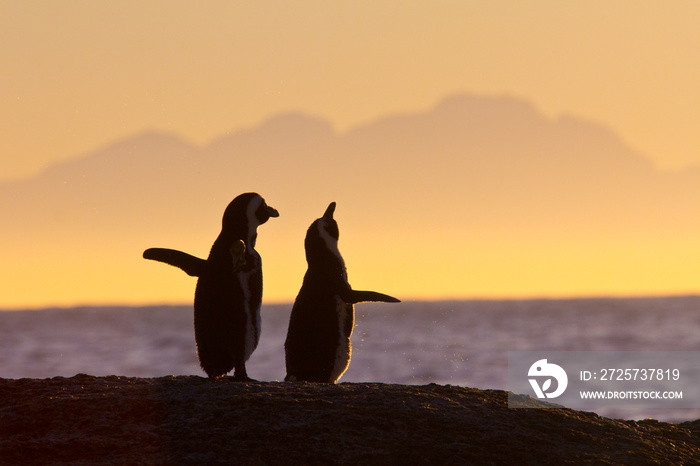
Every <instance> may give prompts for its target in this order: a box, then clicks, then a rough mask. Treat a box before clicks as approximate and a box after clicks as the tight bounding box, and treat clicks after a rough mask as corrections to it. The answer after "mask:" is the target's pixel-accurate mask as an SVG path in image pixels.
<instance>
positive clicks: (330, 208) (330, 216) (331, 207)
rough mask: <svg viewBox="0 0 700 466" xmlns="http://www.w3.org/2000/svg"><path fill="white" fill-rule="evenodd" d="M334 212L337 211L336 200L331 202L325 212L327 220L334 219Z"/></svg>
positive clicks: (324, 215) (324, 216)
mask: <svg viewBox="0 0 700 466" xmlns="http://www.w3.org/2000/svg"><path fill="white" fill-rule="evenodd" d="M333 212H335V202H331V203H330V204H329V205H328V208H327V209H326V211H325V212H324V213H323V218H325V219H326V220H333Z"/></svg>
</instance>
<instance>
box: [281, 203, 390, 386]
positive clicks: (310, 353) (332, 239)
mask: <svg viewBox="0 0 700 466" xmlns="http://www.w3.org/2000/svg"><path fill="white" fill-rule="evenodd" d="M334 211H335V202H332V203H331V204H330V205H329V206H328V208H327V209H326V212H325V213H324V214H323V217H321V218H319V219H317V220H316V221H314V222H313V223H312V224H311V226H310V227H309V229H308V231H307V233H306V239H305V241H304V245H305V249H306V260H307V263H308V269H307V271H306V274H305V275H304V282H303V284H302V287H301V290H300V291H299V294H298V295H297V298H296V300H295V301H294V306H293V308H292V313H291V315H290V319H289V329H288V331H287V339H286V341H285V344H284V349H285V362H286V366H287V376H286V377H285V381H305V382H321V383H335V382H336V381H337V380H338V379H339V378H340V376H341V375H342V374H343V373H344V372H345V370H346V369H347V367H348V365H349V364H350V356H351V352H352V345H351V343H350V336H351V335H352V330H353V327H354V320H355V310H354V304H356V303H360V302H368V301H380V302H399V300H398V299H396V298H393V297H391V296H388V295H385V294H381V293H376V292H373V291H357V290H353V289H352V288H351V286H350V284H349V283H348V276H347V271H346V268H345V262H344V261H343V257H342V256H341V255H340V251H339V250H338V237H339V231H338V224H337V222H336V221H335V220H334V219H333V213H334Z"/></svg>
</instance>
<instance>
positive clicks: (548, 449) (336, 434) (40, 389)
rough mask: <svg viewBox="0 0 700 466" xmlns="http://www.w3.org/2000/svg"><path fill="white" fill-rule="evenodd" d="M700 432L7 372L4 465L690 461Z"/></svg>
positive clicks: (465, 395)
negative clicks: (21, 376) (19, 376)
mask: <svg viewBox="0 0 700 466" xmlns="http://www.w3.org/2000/svg"><path fill="white" fill-rule="evenodd" d="M532 402H533V403H534V404H536V403H537V401H535V400H533V401H532ZM699 434H700V421H695V422H687V423H683V424H669V423H664V422H659V421H655V420H651V419H650V420H645V421H640V422H635V421H620V420H613V419H607V418H603V417H600V416H598V415H596V414H594V413H586V412H580V411H574V410H571V409H509V408H508V407H507V392H504V391H499V390H477V389H471V388H463V387H456V386H449V385H447V386H440V385H435V384H431V385H423V386H413V385H386V384H378V383H363V384H357V383H341V384H338V385H329V384H293V383H281V382H269V383H265V382H252V383H239V382H234V381H232V380H231V379H230V378H224V379H222V380H218V381H210V380H208V379H205V378H201V377H195V376H178V377H161V378H153V379H144V378H130V377H117V376H109V377H93V376H88V375H82V374H81V375H77V376H75V377H71V378H62V377H56V378H52V379H44V380H37V379H17V380H12V379H0V463H2V464H52V465H60V464H71V465H75V464H90V465H93V464H117V463H118V464H244V465H245V464H251V465H258V464H261V465H262V464H339V465H344V464H441V465H442V464H557V465H560V464H567V463H568V464H681V463H683V464H691V463H692V462H693V461H697V458H700V437H699Z"/></svg>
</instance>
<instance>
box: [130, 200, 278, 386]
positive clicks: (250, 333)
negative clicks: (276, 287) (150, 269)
mask: <svg viewBox="0 0 700 466" xmlns="http://www.w3.org/2000/svg"><path fill="white" fill-rule="evenodd" d="M278 216H279V213H278V212H277V211H276V210H275V209H273V208H272V207H270V206H268V205H267V204H266V203H265V200H264V199H263V198H262V197H261V196H260V195H259V194H256V193H245V194H241V195H240V196H238V197H236V198H235V199H234V200H233V201H231V203H230V204H229V205H228V207H227V208H226V211H225V212H224V216H223V221H222V229H221V233H219V236H218V237H217V238H216V241H214V244H213V245H212V248H211V251H210V252H209V256H208V257H207V259H206V260H203V259H200V258H197V257H195V256H192V255H190V254H187V253H184V252H181V251H176V250H173V249H163V248H151V249H147V250H146V251H145V252H144V254H143V257H144V258H146V259H151V260H157V261H160V262H165V263H167V264H170V265H173V266H175V267H178V268H180V269H182V270H183V271H185V272H186V273H187V274H188V275H191V276H196V277H198V280H197V287H196V289H195V296H194V331H195V340H196V343H197V356H198V357H199V362H200V365H201V366H202V369H203V370H204V372H206V373H207V375H208V376H209V377H211V378H218V377H222V376H224V375H226V373H228V372H229V371H230V370H231V369H235V372H234V378H235V379H236V380H250V379H249V378H248V374H247V372H246V368H245V363H246V361H247V360H248V358H249V357H250V355H251V354H252V353H253V351H254V350H255V348H256V347H257V345H258V341H259V339H260V306H261V304H262V284H263V279H262V261H261V259H260V255H259V254H258V252H257V251H256V250H255V242H256V239H257V228H258V226H260V225H262V224H263V223H265V222H267V221H268V220H269V219H270V217H278Z"/></svg>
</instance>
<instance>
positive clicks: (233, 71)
mask: <svg viewBox="0 0 700 466" xmlns="http://www.w3.org/2000/svg"><path fill="white" fill-rule="evenodd" d="M698 19H700V2H695V1H675V0H671V1H666V2H639V1H637V0H635V1H616V0H591V1H586V2H568V1H561V0H554V1H538V2H522V1H503V2H468V1H463V2H460V1H457V2H455V1H443V0H432V1H418V2H405V1H398V0H376V1H364V0H362V1H355V2H328V1H326V0H323V1H321V0H318V1H307V0H301V1H297V2H286V1H259V2H231V1H223V0H222V1H215V0H204V1H200V2H191V1H182V0H146V1H134V0H123V1H120V2H91V1H85V0H64V1H61V2H40V1H36V0H28V1H23V2H10V1H4V2H0V61H1V62H2V63H3V64H4V65H3V67H2V68H3V71H2V73H1V75H2V77H1V78H0V97H1V100H0V101H1V102H2V105H0V128H2V129H1V130H0V131H2V134H1V136H2V137H0V181H3V180H10V179H17V178H24V177H29V176H31V175H33V174H35V173H37V172H38V171H40V170H42V169H43V168H45V167H46V166H48V165H49V164H51V163H54V162H57V161H63V160H68V159H71V158H76V157H79V156H81V155H84V154H86V153H89V152H91V151H93V150H95V149H97V148H99V147H102V146H104V145H107V144H110V143H112V142H114V141H117V140H120V139H123V138H126V137H130V136H132V135H134V134H138V133H140V132H143V131H144V130H151V129H156V130H161V131H165V132H168V133H173V134H177V135H179V136H181V137H183V138H184V139H186V140H188V141H191V142H194V143H197V144H203V143H206V142H208V141H211V140H212V139H213V138H216V137H218V136H221V135H223V134H226V133H228V132H231V131H235V130H239V129H240V128H249V127H252V126H254V125H257V124H259V123H260V122H261V121H264V120H265V119H267V118H269V117H271V116H274V115H277V114H279V113H282V112H287V111H291V110H299V111H302V112H305V113H308V114H311V115H319V116H321V117H323V118H327V119H329V120H330V121H331V122H333V124H334V125H335V128H336V129H337V130H338V131H344V130H347V129H349V128H353V127H355V126H357V125H360V124H363V123H367V122H371V121H374V120H375V119H377V118H379V117H381V116H384V115H388V114H392V113H401V112H415V111H423V110H425V109H428V108H431V107H432V106H434V105H435V103H436V102H438V101H440V100H441V99H442V98H444V97H445V96H447V95H452V94H455V93H460V92H465V93H470V94H477V95H502V94H507V95H514V96H520V97H522V98H523V99H526V100H527V101H529V102H532V103H534V104H535V105H536V107H537V108H538V109H539V110H541V111H543V112H544V113H545V114H546V115H547V116H548V117H552V118H554V117H557V116H559V115H562V114H566V115H575V116H576V117H578V118H582V119H584V120H590V121H595V122H600V123H602V124H604V125H606V126H608V127H609V128H611V129H612V130H614V131H615V132H616V133H617V134H619V135H620V136H621V137H622V138H623V139H624V140H625V142H626V143H627V144H629V145H630V146H631V147H633V148H634V149H636V150H638V151H639V152H640V153H642V154H644V155H645V156H647V157H648V158H649V159H650V160H652V161H653V162H654V163H656V164H657V165H658V166H660V167H662V168H665V169H675V168H680V167H684V166H688V165H692V164H697V165H700V131H698V130H697V123H698V121H700V87H698V84H697V83H699V82H700V34H699V33H698V31H697V23H698ZM329 200H335V199H329ZM324 202H327V201H325V200H324ZM271 203H273V202H272V201H271ZM346 206H347V207H346ZM277 207H279V206H277ZM343 208H345V209H347V210H343ZM290 213H291V216H290V217H289V218H290V219H291V218H294V219H295V220H294V221H297V222H298V223H299V228H298V230H299V232H300V233H299V234H300V235H301V236H303V229H304V228H305V225H306V224H307V223H309V221H310V220H313V218H314V217H315V216H316V213H315V211H311V210H310V211H309V212H303V213H300V214H298V217H295V216H294V215H295V212H290ZM320 213H321V212H319V213H318V214H319V215H320ZM339 214H343V215H346V217H345V219H348V220H352V219H353V217H352V215H353V212H352V206H348V205H347V203H346V204H343V205H341V206H340V207H339ZM218 221H219V219H218V218H214V219H213V220H212V222H213V223H217V222H218ZM347 224H348V227H349V228H350V229H352V228H353V227H352V222H351V221H348V222H347ZM344 225H345V224H342V225H341V229H342V228H348V227H345V226H344ZM266 228H268V227H267V226H266ZM350 231H351V233H350V234H349V235H348V236H346V237H344V239H343V241H344V243H343V246H342V250H343V254H344V255H345V256H346V260H347V261H348V263H350V264H357V265H356V266H355V265H354V266H353V268H352V270H351V275H352V276H357V277H359V278H358V280H356V281H355V283H356V284H357V285H361V286H360V287H372V288H376V289H378V291H383V292H386V293H391V294H394V293H396V294H397V296H398V295H400V296H401V297H402V298H413V297H417V298H439V297H464V295H463V294H459V293H456V292H455V290H463V289H464V287H461V288H460V287H456V286H455V285H454V283H452V284H450V283H447V282H445V281H444V280H440V279H439V277H438V276H436V275H432V276H433V277H434V281H433V282H432V283H431V282H430V280H428V279H426V277H416V276H414V275H415V273H416V272H415V270H417V269H419V268H420V266H421V261H427V259H426V258H425V257H424V256H417V257H415V258H414V260H413V262H411V260H408V259H406V258H404V257H402V256H401V254H402V252H401V251H405V250H410V249H411V248H412V247H414V245H415V244H416V243H415V240H414V239H413V238H405V239H403V241H405V242H406V244H399V243H400V242H401V241H402V240H401V239H399V238H392V239H391V241H392V242H395V243H396V244H395V245H394V246H395V247H394V249H395V251H394V249H392V252H387V258H389V259H390V260H391V261H394V263H396V262H399V263H400V262H401V261H403V263H404V264H407V265H410V267H409V266H406V267H403V268H401V269H400V270H397V271H396V273H393V274H387V273H386V269H384V268H381V267H378V265H379V264H377V263H373V262H372V258H371V254H368V255H365V256H363V255H361V253H360V251H361V250H362V245H363V237H362V235H361V234H360V233H359V232H357V231H355V235H354V236H353V234H352V230H350ZM266 234H268V233H266ZM275 234H276V233H275V227H273V226H269V242H267V243H266V245H265V247H266V248H267V249H266V251H267V252H266V256H265V257H266V267H268V268H269V271H270V272H269V273H268V272H266V274H267V275H266V280H267V281H266V287H267V288H266V289H267V290H270V292H269V293H267V291H266V293H267V294H266V299H267V300H278V301H279V300H289V299H292V298H293V296H294V293H295V292H296V290H297V289H298V286H299V280H298V279H299V278H300V275H301V274H303V268H304V264H303V251H301V250H300V249H299V248H296V243H294V247H295V248H296V249H294V251H295V254H296V255H295V256H294V260H293V261H291V262H290V260H289V259H288V257H287V256H285V255H284V254H285V251H286V250H283V248H282V247H281V246H275V240H277V239H279V238H276V237H275ZM210 236H211V235H210ZM463 237H464V236H463V234H462V232H456V233H454V237H453V238H452V239H453V240H454V242H455V243H457V242H459V241H463ZM212 239H213V238H212ZM501 239H502V238H501ZM681 239H682V241H678V242H675V243H674V242H671V241H668V240H666V241H665V242H664V243H663V244H660V245H659V248H658V249H656V250H654V251H652V252H651V253H650V255H649V257H647V258H646V262H645V264H644V266H643V267H639V268H636V269H635V267H634V265H632V266H631V267H630V264H634V262H635V258H636V255H637V254H638V249H635V247H634V244H633V242H630V243H624V242H623V243H617V242H615V241H613V240H610V239H603V240H601V242H600V244H599V245H598V246H600V249H599V250H598V249H596V245H595V244H593V242H594V240H591V242H589V244H588V249H586V250H585V251H582V252H581V254H580V255H576V254H572V253H571V251H567V254H568V255H567V256H566V257H563V258H562V260H561V261H559V262H556V263H555V264H554V266H555V267H552V269H551V270H550V269H547V267H549V266H550V265H552V264H548V263H542V262H541V261H539V258H540V256H539V255H538V252H541V251H542V250H543V249H544V248H549V250H550V253H551V254H552V257H554V256H555V255H556V254H557V251H552V248H555V249H556V247H557V246H556V245H552V244H547V242H546V241H545V240H542V239H538V238H535V239H528V238H524V239H523V238H521V239H520V240H519V241H516V242H511V243H508V242H507V241H499V239H498V238H489V237H483V238H477V241H476V242H475V243H474V244H472V245H470V246H469V249H468V250H467V249H465V250H464V251H462V253H463V255H455V254H454V251H453V250H452V249H451V248H450V247H449V245H444V247H442V248H438V249H436V250H435V251H433V252H434V253H435V254H436V257H437V258H438V260H439V261H440V263H441V264H444V269H445V270H467V272H465V273H466V275H465V276H464V277H463V280H464V281H465V282H468V284H469V289H468V291H467V293H473V294H475V295H478V296H499V294H500V293H501V291H502V288H501V286H502V284H503V283H504V282H510V283H511V284H512V286H511V288H509V290H508V296H538V295H591V294H644V293H645V292H647V291H648V290H653V291H654V292H656V293H664V292H684V291H692V290H697V289H698V288H697V286H696V285H695V284H696V283H700V281H699V280H696V279H695V277H698V267H697V266H695V265H694V264H695V263H697V261H695V259H694V256H692V255H688V253H687V251H689V250H694V249H697V247H696V246H697V244H696V242H697V241H696V239H695V238H690V237H687V238H685V237H684V238H681ZM611 241H612V242H611ZM155 245H161V246H172V247H181V248H183V249H188V247H187V245H184V244H183V245H180V244H171V245H165V244H152V245H151V244H149V246H155ZM200 246H201V247H200V250H199V251H198V252H199V254H200V255H202V254H205V253H206V249H207V248H208V246H209V244H201V245H200ZM261 247H262V246H261ZM284 247H287V246H286V243H285V246H284ZM377 247H380V248H381V244H379V245H378V246H377ZM401 247H403V249H402V248H401ZM562 247H563V246H562ZM134 248H135V250H136V249H138V248H140V240H139V245H138V247H137V246H134ZM202 249H203V250H202ZM297 249H299V250H297ZM465 251H466V252H465ZM495 251H500V252H495ZM592 251H600V253H601V254H603V255H605V257H604V262H601V261H596V260H595V257H594V256H595V253H593V252H592ZM193 252H194V251H193ZM19 254H20V252H19V250H18V252H13V251H10V252H9V253H8V257H10V256H12V257H13V258H15V257H14V255H19ZM391 254H394V255H393V256H392V255H391ZM499 254H501V256H499ZM66 255H67V256H69V254H68V253H66ZM85 255H87V253H85ZM71 257H72V256H71ZM268 257H269V259H268ZM465 257H468V261H469V264H470V265H474V264H479V268H478V269H474V268H469V267H466V261H465ZM15 259H17V261H18V262H17V263H20V262H21V258H20V257H16V258H15ZM125 260H126V259H125ZM128 261H130V262H129V263H128V266H127V265H124V267H125V269H126V268H127V267H132V266H133V267H136V266H138V267H143V264H142V261H143V260H142V259H140V257H138V255H135V256H134V257H131V256H130V257H129V259H128ZM285 261H286V262H285ZM137 263H138V264H137ZM125 264H126V263H125ZM506 264H507V265H508V266H507V267H505V265H506ZM533 264H535V265H534V267H535V268H534V269H533ZM611 264H612V265H611ZM426 265H427V262H426ZM13 267H15V266H13ZM16 267H20V269H13V270H9V271H7V274H6V275H7V277H5V278H4V279H5V280H6V281H7V279H8V277H10V278H12V277H13V276H17V275H18V274H25V275H27V276H29V275H31V274H32V273H33V272H32V270H33V269H32V267H33V265H32V262H31V261H25V262H24V263H22V265H21V266H16ZM53 267H55V268H56V269H55V270H54V272H55V274H54V275H53V277H52V279H51V280H50V281H47V283H46V296H38V295H36V291H35V290H34V289H30V287H27V289H21V288H22V286H23V285H22V284H21V283H19V282H17V284H10V285H7V286H8V287H12V288H13V292H14V291H16V290H20V291H18V292H17V294H16V295H15V296H13V297H11V298H8V297H6V298H5V300H4V301H2V300H0V306H3V305H5V306H8V305H9V306H15V307H18V306H22V305H23V303H26V304H27V305H48V304H53V303H57V304H62V303H63V304H75V303H76V302H96V301H99V300H101V299H104V300H107V301H110V302H120V301H124V300H128V299H129V298H125V296H124V295H123V294H120V291H119V290H116V289H114V290H109V289H107V288H105V287H101V285H100V283H99V282H98V281H99V280H101V279H102V278H100V277H99V276H98V274H97V273H96V271H95V270H90V269H89V268H87V269H86V268H85V267H84V266H83V265H81V263H79V262H75V263H62V262H61V263H59V262H56V263H55V264H54V265H53ZM154 267H155V268H145V269H144V268H140V269H139V272H138V273H139V274H140V275H133V277H134V278H133V280H132V281H131V282H130V283H129V286H130V287H131V288H130V290H131V292H133V294H132V295H130V296H131V299H132V300H141V301H143V302H158V301H163V300H168V299H170V300H171V301H178V302H180V301H187V300H189V299H191V295H192V290H193V289H194V283H193V281H192V280H191V279H190V278H189V277H186V276H184V275H183V276H179V275H178V274H177V272H176V271H170V270H166V271H165V272H163V273H162V274H161V273H160V272H157V275H156V272H155V270H158V269H157V267H156V266H154ZM162 267H165V266H162ZM538 268H539V269H538ZM59 269H60V270H59ZM524 269H528V270H530V272H531V275H530V277H531V278H530V279H528V277H527V276H525V277H524V276H523V274H522V273H521V272H518V271H519V270H520V271H522V270H524ZM164 270H165V269H164ZM275 270H277V271H275ZM657 270H672V271H673V272H672V273H664V274H657V273H656V271H657ZM169 272H172V273H169ZM47 273H49V272H47ZM284 273H286V274H287V275H291V276H293V277H294V280H292V281H290V280H288V279H286V278H285V276H283V274H284ZM509 273H515V274H518V277H517V280H515V279H514V280H510V279H511V278H515V277H510V276H509V275H508V274H509ZM80 276H82V277H83V278H81V279H80V280H82V281H84V280H88V283H89V284H90V286H89V287H87V288H86V289H85V292H84V293H83V294H81V295H80V296H77V295H76V294H75V293H76V291H75V290H76V288H74V287H72V284H71V283H72V282H75V281H76V280H77V279H76V277H80ZM591 277H593V278H591ZM679 277H682V279H680V278H679ZM92 280H94V282H95V283H94V286H92V284H93V283H92ZM151 280H153V281H151ZM154 282H157V283H158V284H159V286H161V289H162V290H165V289H173V290H178V291H177V292H176V293H174V294H171V295H170V296H169V297H167V298H164V297H163V295H162V294H160V295H158V294H157V293H155V292H152V291H151V288H152V286H153V283H154ZM358 282H359V283H358ZM416 283H421V284H422V285H421V286H424V287H425V288H424V289H423V290H420V291H419V292H418V291H416V292H415V293H414V294H412V290H416V287H415V284H416ZM373 284H376V285H377V286H376V287H375V286H373ZM607 284H609V286H608V285H607ZM460 286H461V285H460ZM139 287H140V288H139ZM84 288H85V287H84ZM8 289H9V288H8ZM122 293H123V291H122Z"/></svg>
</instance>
